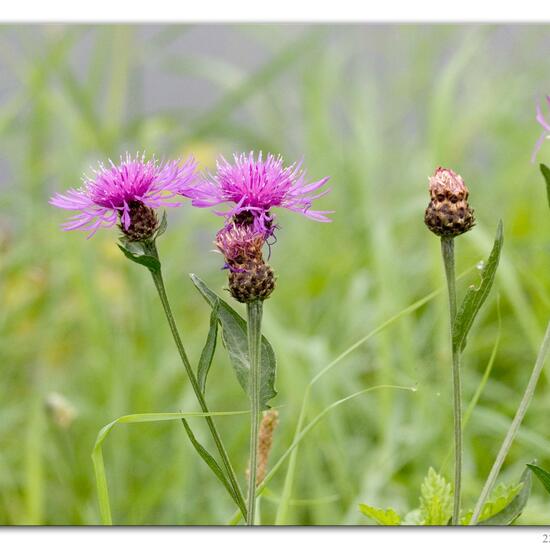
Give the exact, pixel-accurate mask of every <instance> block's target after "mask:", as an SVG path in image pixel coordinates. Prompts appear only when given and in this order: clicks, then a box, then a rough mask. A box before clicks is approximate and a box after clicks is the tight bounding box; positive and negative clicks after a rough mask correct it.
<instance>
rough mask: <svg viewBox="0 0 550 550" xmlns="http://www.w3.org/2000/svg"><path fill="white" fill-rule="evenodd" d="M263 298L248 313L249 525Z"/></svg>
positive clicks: (253, 492) (250, 521) (252, 504)
mask: <svg viewBox="0 0 550 550" xmlns="http://www.w3.org/2000/svg"><path fill="white" fill-rule="evenodd" d="M262 307H263V302H262V301H261V300H255V301H254V302H251V303H249V304H247V306H246V311H247V315H248V355H249V358H250V374H249V378H248V393H249V395H250V475H249V481H248V501H247V508H248V516H247V518H246V523H247V525H254V514H255V510H256V468H257V460H258V426H259V423H260V412H261V411H260V356H261V347H260V346H261V335H262Z"/></svg>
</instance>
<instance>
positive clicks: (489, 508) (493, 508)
mask: <svg viewBox="0 0 550 550" xmlns="http://www.w3.org/2000/svg"><path fill="white" fill-rule="evenodd" d="M522 487H523V483H516V484H515V485H504V484H500V485H499V486H498V487H496V489H495V490H494V491H493V494H492V495H491V498H490V499H489V500H487V502H486V503H485V504H484V505H483V509H482V510H481V513H480V515H479V520H478V523H482V522H483V521H485V520H487V519H489V518H491V517H493V516H495V515H497V514H498V513H500V512H501V511H502V510H504V509H505V508H506V506H508V505H509V504H510V503H511V502H512V501H513V500H514V498H515V497H516V496H517V495H518V493H519V492H520V491H521V489H522ZM472 515H473V511H470V512H468V513H467V514H466V515H464V516H463V517H462V518H461V520H460V523H461V524H462V525H470V520H471V519H472Z"/></svg>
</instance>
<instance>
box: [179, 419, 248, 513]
mask: <svg viewBox="0 0 550 550" xmlns="http://www.w3.org/2000/svg"><path fill="white" fill-rule="evenodd" d="M181 422H182V424H183V427H184V428H185V431H186V432H187V435H188V436H189V440H190V441H191V443H192V445H193V447H195V450H196V451H197V453H198V454H199V456H200V457H201V458H202V459H203V460H204V462H205V464H206V465H207V466H208V467H209V468H210V469H211V470H212V472H214V475H215V476H216V477H217V478H218V479H219V480H220V481H221V482H222V484H223V485H224V486H225V488H226V489H227V491H228V493H229V494H230V495H231V496H232V498H233V500H234V501H235V504H236V505H237V506H238V507H239V509H240V510H241V512H242V513H243V514H246V509H243V508H241V503H240V502H239V498H238V497H237V495H236V494H235V491H234V490H233V487H232V486H231V483H229V481H228V479H227V477H226V475H225V473H224V471H223V470H222V469H221V467H220V465H219V464H218V463H217V462H216V459H215V458H214V457H213V456H212V455H211V454H210V453H209V452H208V451H207V450H206V449H205V448H204V447H203V446H202V445H201V444H200V443H199V441H198V440H197V438H196V437H195V434H194V433H193V430H191V426H189V422H187V420H185V418H182V419H181Z"/></svg>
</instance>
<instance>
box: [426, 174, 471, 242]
mask: <svg viewBox="0 0 550 550" xmlns="http://www.w3.org/2000/svg"><path fill="white" fill-rule="evenodd" d="M429 182H430V187H429V191H430V204H429V205H428V208H426V213H425V216H424V222H425V224H426V226H427V227H428V229H429V230H430V231H432V232H433V233H435V234H436V235H438V236H440V237H457V236H458V235H462V233H466V231H469V230H470V229H471V228H472V227H473V226H474V224H475V219H474V211H473V210H472V209H471V208H470V206H469V205H468V193H469V192H468V188H467V187H466V185H465V184H464V181H463V179H462V178H461V177H460V175H459V174H456V173H455V172H453V171H452V170H449V169H447V168H441V167H439V168H438V169H437V170H436V171H435V174H434V175H433V176H432V177H430V179H429Z"/></svg>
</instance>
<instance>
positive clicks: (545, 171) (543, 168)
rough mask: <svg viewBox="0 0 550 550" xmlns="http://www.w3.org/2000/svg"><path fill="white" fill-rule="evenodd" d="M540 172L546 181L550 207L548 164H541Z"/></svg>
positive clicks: (549, 172)
mask: <svg viewBox="0 0 550 550" xmlns="http://www.w3.org/2000/svg"><path fill="white" fill-rule="evenodd" d="M540 171H541V174H542V175H543V177H544V181H546V196H547V197H548V206H550V168H548V166H546V164H541V165H540Z"/></svg>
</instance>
